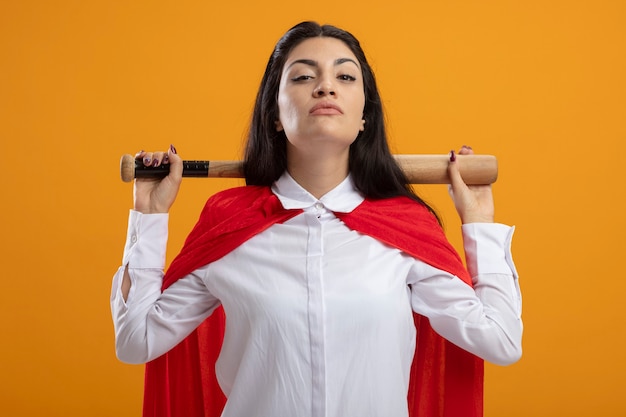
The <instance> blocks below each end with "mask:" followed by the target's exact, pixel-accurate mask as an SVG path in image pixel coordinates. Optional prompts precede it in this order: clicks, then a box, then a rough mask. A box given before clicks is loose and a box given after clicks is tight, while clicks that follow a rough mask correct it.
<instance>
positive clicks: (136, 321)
mask: <svg viewBox="0 0 626 417" xmlns="http://www.w3.org/2000/svg"><path fill="white" fill-rule="evenodd" d="M168 219H169V217H168V215H167V214H142V213H139V212H136V211H134V210H131V212H130V215H129V219H128V232H127V236H126V244H125V247H124V255H123V258H122V265H121V266H120V267H119V268H118V270H117V272H116V273H115V275H114V277H113V284H112V288H111V300H110V301H111V314H112V317H113V325H114V329H115V350H116V354H117V356H118V358H119V359H120V360H121V361H123V362H127V363H146V362H148V361H151V360H152V359H155V358H157V357H159V356H161V355H162V354H164V353H166V352H167V351H168V350H170V349H171V348H173V347H174V346H176V345H177V344H178V343H179V342H180V341H181V340H183V339H184V338H185V337H186V336H187V335H189V333H191V332H192V331H193V330H194V329H195V328H196V327H197V326H198V325H199V324H200V323H202V321H203V320H204V319H206V318H207V317H208V316H209V315H210V314H211V312H212V311H213V310H214V309H215V308H216V307H217V306H218V305H219V301H218V300H217V299H216V298H215V297H214V296H212V295H211V294H210V293H209V291H208V290H207V288H206V286H205V285H204V282H203V281H202V278H201V276H200V274H198V273H197V271H196V272H194V273H192V274H190V275H187V276H186V277H183V278H181V279H180V280H178V281H177V282H175V283H174V284H172V285H171V286H170V287H168V288H167V289H166V290H165V291H164V292H161V285H162V283H163V269H164V266H165V253H166V247H167V237H168V228H167V226H168V225H167V224H168ZM126 268H128V274H129V276H130V280H131V287H130V291H129V293H128V297H127V299H126V301H124V297H123V296H122V292H121V285H122V280H123V277H124V270H125V269H126Z"/></svg>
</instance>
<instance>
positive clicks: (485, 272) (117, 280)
mask: <svg viewBox="0 0 626 417" xmlns="http://www.w3.org/2000/svg"><path fill="white" fill-rule="evenodd" d="M272 189H273V192H274V193H275V194H276V195H277V196H278V198H279V199H280V201H281V203H282V205H283V206H284V207H285V208H288V209H292V208H293V209H303V210H304V212H303V213H302V214H299V215H297V216H296V217H294V218H292V219H290V220H288V221H287V222H285V223H283V224H275V225H273V226H271V227H270V228H269V229H267V230H265V231H263V232H261V233H260V234H258V235H256V236H255V237H253V238H252V239H250V240H249V241H247V242H245V243H243V244H242V245H241V246H239V247H238V248H236V249H235V250H233V251H232V252H230V253H229V254H227V255H226V256H224V257H223V258H221V259H219V260H217V261H215V262H213V263H211V264H209V265H206V266H204V267H201V268H199V269H198V270H196V271H194V272H193V273H191V274H190V275H188V276H186V277H183V278H181V279H180V280H178V281H177V282H175V283H174V284H172V285H171V286H170V287H169V288H168V289H166V290H165V291H164V292H163V293H161V283H162V277H163V268H164V266H165V247H166V242H167V221H168V216H167V215H166V214H151V215H142V214H140V213H137V212H135V211H131V213H130V218H129V225H128V238H127V243H126V247H125V250H124V257H123V264H122V266H121V267H120V268H119V270H118V272H117V273H116V275H115V277H114V280H113V286H112V294H111V308H112V314H113V320H114V324H115V334H116V349H117V354H118V357H119V358H120V359H121V360H122V361H125V362H130V363H144V362H147V361H150V360H152V359H154V358H156V357H158V356H160V355H162V354H164V353H165V352H167V351H168V350H169V349H171V348H172V347H174V346H175V345H176V344H177V343H179V342H180V341H181V340H182V339H183V338H184V337H185V336H187V335H188V334H189V333H190V332H191V331H193V329H195V328H196V327H197V326H198V325H199V324H200V323H201V322H202V321H203V320H204V319H205V318H206V317H207V316H209V315H210V314H211V312H212V311H213V310H214V309H215V308H216V307H217V306H218V305H220V304H222V305H223V307H224V309H225V312H226V316H227V328H226V334H225V337H224V343H223V347H222V352H221V355H220V358H219V360H218V363H217V365H216V373H217V376H218V380H219V383H220V385H221V387H222V390H223V391H224V393H225V394H226V396H227V397H228V401H227V404H226V407H225V409H224V413H223V417H250V416H274V417H279V416H290V417H291V416H298V417H299V416H311V417H322V416H323V417H346V416H359V417H368V416H371V417H380V416H385V417H403V416H407V415H408V411H407V400H406V395H407V390H408V382H409V381H408V379H409V376H408V375H409V370H410V366H411V362H412V358H413V353H414V349H415V327H414V324H413V318H412V312H413V311H415V312H417V313H419V314H422V315H425V316H427V317H428V318H429V319H430V323H431V325H432V327H433V328H434V329H435V331H437V332H438V333H439V334H441V335H442V336H443V337H445V338H447V339H448V340H450V341H451V342H453V343H455V344H457V345H459V346H461V347H462V348H464V349H466V350H468V351H470V352H472V353H474V354H476V355H478V356H480V357H482V358H484V359H486V360H488V361H491V362H494V363H498V364H507V363H512V362H514V361H516V360H517V359H518V358H519V356H520V354H521V336H522V322H521V317H520V316H521V296H520V291H519V286H518V280H517V273H516V272H515V267H514V265H513V263H512V260H511V253H510V241H511V236H512V233H513V228H510V227H508V226H505V225H501V224H467V225H464V226H463V230H462V231H463V237H464V247H465V251H466V259H467V264H468V265H467V266H468V269H469V271H470V274H471V275H472V279H473V281H474V289H472V288H471V287H470V286H468V285H467V284H465V283H463V282H462V281H461V280H460V279H458V278H456V277H454V276H451V275H450V274H449V273H447V272H443V271H441V270H438V269H436V268H434V267H432V266H429V265H427V264H425V263H424V262H422V261H419V260H416V259H414V258H412V257H410V256H409V255H407V254H405V253H403V252H402V251H400V250H398V249H396V248H393V247H390V246H387V245H385V244H383V243H380V242H379V241H377V240H375V239H373V238H371V237H369V236H365V235H362V234H360V233H358V232H355V231H353V230H350V229H349V228H348V227H346V225H345V224H343V223H342V222H341V221H340V220H339V219H338V218H337V217H335V215H334V214H333V212H350V211H352V210H353V209H354V208H355V207H357V206H358V205H359V204H360V203H361V202H362V201H363V197H362V196H361V195H360V194H359V193H358V192H357V191H356V190H355V188H354V185H353V183H352V181H351V179H350V177H348V178H346V180H345V181H344V182H343V183H341V184H340V185H339V186H337V187H336V188H335V189H333V190H332V191H330V192H329V193H327V194H326V195H324V196H323V197H322V198H320V199H316V198H315V197H313V196H312V195H311V194H309V193H308V192H307V191H306V190H304V189H303V188H302V187H300V186H299V185H298V184H297V183H296V182H295V181H294V180H293V179H292V178H291V177H290V176H289V175H288V174H285V175H283V176H282V177H281V178H280V179H279V180H278V181H277V182H276V184H275V185H274V186H273V188H272ZM126 265H127V266H128V268H129V274H130V278H131V282H132V286H131V289H130V292H129V294H128V298H127V301H124V299H123V297H122V295H121V289H120V288H121V281H122V277H123V272H124V267H125V266H126Z"/></svg>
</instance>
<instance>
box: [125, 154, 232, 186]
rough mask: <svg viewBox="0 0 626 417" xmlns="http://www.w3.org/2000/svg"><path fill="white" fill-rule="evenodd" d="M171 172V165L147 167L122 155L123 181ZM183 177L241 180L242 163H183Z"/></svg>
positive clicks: (156, 176) (155, 176) (160, 175)
mask: <svg viewBox="0 0 626 417" xmlns="http://www.w3.org/2000/svg"><path fill="white" fill-rule="evenodd" d="M169 172H170V165H169V164H162V165H159V166H158V167H153V166H146V165H144V164H143V161H141V160H140V159H135V158H134V157H133V156H132V155H128V154H126V155H122V159H121V160H120V174H121V176H122V181H124V182H131V181H132V180H133V179H135V178H163V177H166V176H167V174H169ZM183 177H191V178H207V177H221V178H241V177H242V171H241V162H239V161H213V162H209V161H183Z"/></svg>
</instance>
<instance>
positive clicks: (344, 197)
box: [272, 171, 364, 213]
mask: <svg viewBox="0 0 626 417" xmlns="http://www.w3.org/2000/svg"><path fill="white" fill-rule="evenodd" d="M272 192H273V193H274V194H275V195H276V197H278V199H279V200H280V202H281V204H282V205H283V207H284V208H286V209H306V208H308V207H311V206H313V205H315V204H317V203H322V204H323V205H324V207H326V208H327V209H328V210H331V211H334V212H340V213H349V212H351V211H352V210H354V209H355V208H356V207H357V206H358V205H359V204H361V203H362V202H363V200H364V198H363V196H362V195H361V193H360V192H359V191H358V190H357V189H356V187H355V186H354V182H353V181H352V177H351V176H350V175H348V176H347V177H346V178H345V179H344V180H343V181H342V182H341V183H340V184H339V185H337V186H336V187H335V188H333V189H332V190H330V191H329V192H327V193H326V194H324V195H323V196H322V197H321V198H320V199H317V198H315V197H314V196H313V195H312V194H311V193H309V192H308V191H307V190H305V189H304V188H302V186H300V184H298V183H297V182H296V181H295V180H294V179H293V178H292V177H291V175H289V173H288V172H287V171H285V172H284V173H283V175H282V176H281V177H280V178H279V179H278V180H277V181H276V182H275V183H274V185H272Z"/></svg>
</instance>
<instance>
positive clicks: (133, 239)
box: [130, 235, 137, 243]
mask: <svg viewBox="0 0 626 417" xmlns="http://www.w3.org/2000/svg"><path fill="white" fill-rule="evenodd" d="M130 241H131V242H132V243H137V235H132V236H131V237H130Z"/></svg>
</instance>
